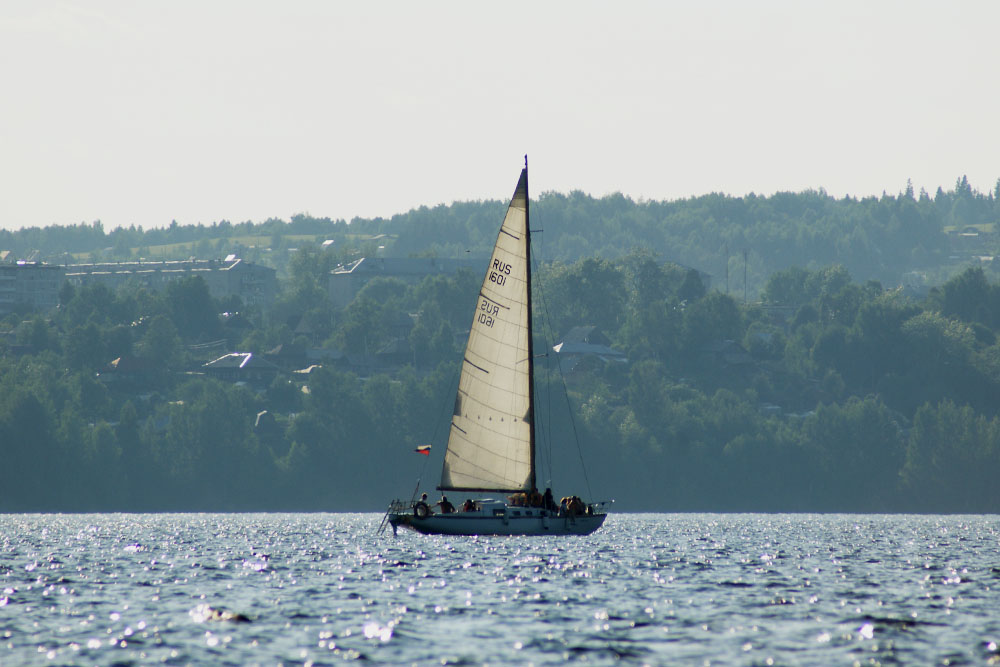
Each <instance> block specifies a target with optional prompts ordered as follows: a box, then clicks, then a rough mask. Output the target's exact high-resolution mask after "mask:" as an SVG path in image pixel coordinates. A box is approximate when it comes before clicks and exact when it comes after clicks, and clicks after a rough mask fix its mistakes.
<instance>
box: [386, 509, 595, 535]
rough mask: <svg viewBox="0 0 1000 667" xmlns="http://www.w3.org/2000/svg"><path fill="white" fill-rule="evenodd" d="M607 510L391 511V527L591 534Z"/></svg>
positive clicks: (440, 531)
mask: <svg viewBox="0 0 1000 667" xmlns="http://www.w3.org/2000/svg"><path fill="white" fill-rule="evenodd" d="M606 517H607V514H589V515H580V516H572V517H571V516H556V515H542V516H539V515H534V516H479V515H471V514H464V513H461V512H458V513H454V514H432V515H430V516H426V517H418V516H414V515H413V514H401V513H390V514H389V523H390V524H391V525H392V527H393V531H395V530H396V528H397V527H400V526H402V527H404V528H409V529H410V530H413V531H416V532H418V533H422V534H424V535H590V534H591V533H593V532H594V531H595V530H597V529H598V528H600V527H601V525H602V524H603V523H604V519H605V518H606Z"/></svg>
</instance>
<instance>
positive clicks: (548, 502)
mask: <svg viewBox="0 0 1000 667" xmlns="http://www.w3.org/2000/svg"><path fill="white" fill-rule="evenodd" d="M542 505H543V507H545V509H547V510H548V511H550V512H555V511H556V510H558V509H559V506H558V505H556V500H555V498H553V497H552V489H545V495H543V496H542Z"/></svg>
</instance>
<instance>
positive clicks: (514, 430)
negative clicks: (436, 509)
mask: <svg viewBox="0 0 1000 667" xmlns="http://www.w3.org/2000/svg"><path fill="white" fill-rule="evenodd" d="M527 224H528V172H527V169H525V170H523V171H522V172H521V178H520V180H519V181H518V184H517V189H516V190H515V191H514V197H513V198H512V199H511V202H510V206H509V207H508V209H507V215H506V217H504V221H503V225H502V226H501V228H500V233H499V234H498V235H497V242H496V246H495V247H494V249H493V256H492V257H491V258H490V264H489V268H488V269H487V271H486V277H485V279H484V280H483V287H482V290H481V291H480V293H479V299H478V301H477V302H476V312H475V315H474V316H473V319H472V329H471V331H470V332H469V342H468V344H467V346H466V348H465V358H464V360H463V362H462V375H461V378H460V379H459V383H458V395H457V396H456V398H455V413H454V415H453V417H452V422H451V433H450V435H449V438H448V451H447V453H446V454H445V459H444V469H443V471H442V473H441V487H442V488H444V489H469V490H512V491H515V490H528V489H529V487H530V485H531V466H532V461H531V425H530V423H529V422H530V420H531V419H532V415H531V410H530V396H531V393H530V391H529V383H530V382H531V377H530V367H531V365H530V364H529V359H528V356H529V349H530V348H529V336H530V335H531V333H530V324H529V316H530V314H529V312H528V304H529V299H528V271H529V270H530V269H529V267H528V252H527Z"/></svg>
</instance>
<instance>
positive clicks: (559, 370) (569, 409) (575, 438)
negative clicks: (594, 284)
mask: <svg viewBox="0 0 1000 667" xmlns="http://www.w3.org/2000/svg"><path fill="white" fill-rule="evenodd" d="M537 282H539V283H541V281H537ZM539 292H540V295H541V296H542V298H541V299H540V301H541V302H542V310H543V312H544V313H545V325H546V327H548V329H549V331H550V332H551V331H552V322H551V320H550V319H549V310H548V301H547V300H546V299H545V293H544V290H542V289H541V286H540V285H539ZM557 356H558V355H557ZM555 367H556V373H557V374H558V375H559V381H560V383H561V384H562V389H563V396H565V397H566V411H567V412H568V413H569V423H570V428H571V429H572V431H573V441H574V442H575V443H576V453H577V454H578V455H579V457H580V469H581V470H582V471H583V481H584V483H585V484H586V485H587V497H588V498H593V497H594V493H593V491H592V490H591V488H590V476H589V475H587V465H586V462H585V461H584V459H583V448H582V447H581V446H580V434H579V432H578V431H577V428H576V418H575V417H574V416H573V406H572V404H570V402H569V388H568V387H567V386H566V376H565V375H563V372H562V364H560V363H559V360H558V359H556V362H555ZM548 394H549V400H550V401H551V400H552V399H551V396H552V392H551V391H550V392H548ZM549 447H550V452H549V455H550V457H551V447H552V444H551V443H549Z"/></svg>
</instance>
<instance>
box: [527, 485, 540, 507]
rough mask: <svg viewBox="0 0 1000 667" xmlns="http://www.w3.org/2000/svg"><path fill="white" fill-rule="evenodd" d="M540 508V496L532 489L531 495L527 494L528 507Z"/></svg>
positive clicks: (536, 490)
mask: <svg viewBox="0 0 1000 667" xmlns="http://www.w3.org/2000/svg"><path fill="white" fill-rule="evenodd" d="M541 506H542V494H540V493H539V492H538V489H535V488H532V489H531V493H529V494H528V507H541Z"/></svg>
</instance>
